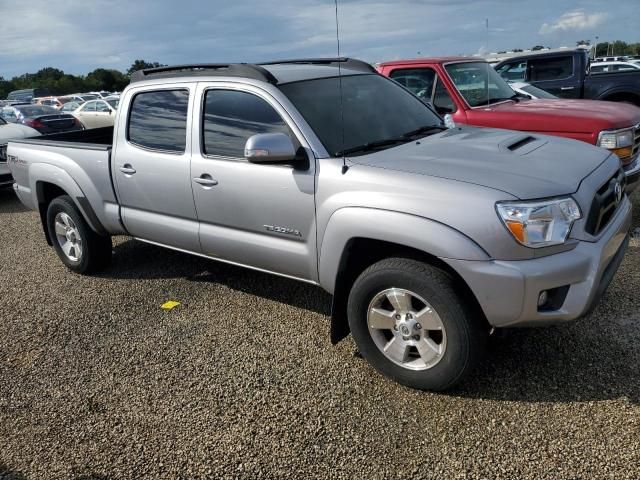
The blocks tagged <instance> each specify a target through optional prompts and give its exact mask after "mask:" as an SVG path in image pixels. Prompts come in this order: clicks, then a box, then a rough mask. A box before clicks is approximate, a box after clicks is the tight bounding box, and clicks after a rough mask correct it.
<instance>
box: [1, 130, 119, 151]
mask: <svg viewBox="0 0 640 480" xmlns="http://www.w3.org/2000/svg"><path fill="white" fill-rule="evenodd" d="M11 142H12V143H28V144H34V145H47V146H55V147H67V148H82V149H85V150H110V149H111V147H112V145H113V127H104V128H93V129H90V130H77V131H73V132H64V133H51V134H49V135H42V136H40V137H33V138H26V139H22V140H11Z"/></svg>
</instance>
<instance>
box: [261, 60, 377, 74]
mask: <svg viewBox="0 0 640 480" xmlns="http://www.w3.org/2000/svg"><path fill="white" fill-rule="evenodd" d="M338 64H340V66H341V67H344V68H349V69H351V70H358V71H363V72H372V73H376V69H375V68H374V67H373V65H371V64H369V63H367V62H364V61H362V60H358V59H356V58H348V57H336V58H294V59H288V60H274V61H271V62H260V63H259V64H258V65H338Z"/></svg>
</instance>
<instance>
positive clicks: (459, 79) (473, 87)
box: [445, 62, 514, 107]
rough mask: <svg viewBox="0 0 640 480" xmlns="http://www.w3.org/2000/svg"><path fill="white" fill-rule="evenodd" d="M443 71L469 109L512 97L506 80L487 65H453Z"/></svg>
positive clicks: (482, 63) (479, 63)
mask: <svg viewBox="0 0 640 480" xmlns="http://www.w3.org/2000/svg"><path fill="white" fill-rule="evenodd" d="M445 69H446V70H447V73H448V74H449V76H450V77H451V80H453V83H454V84H455V86H456V88H457V89H458V91H459V92H460V94H461V95H462V96H463V97H464V99H465V100H466V101H467V103H468V104H469V106H470V107H480V106H483V105H490V104H492V103H496V102H500V101H503V100H509V99H510V98H512V97H513V95H514V92H513V90H511V87H510V86H509V84H508V83H507V82H506V80H504V79H503V78H502V77H501V76H500V75H499V74H498V72H496V71H495V70H494V69H493V68H492V67H491V65H489V64H488V63H485V62H468V63H453V64H450V65H446V66H445Z"/></svg>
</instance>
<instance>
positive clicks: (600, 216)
mask: <svg viewBox="0 0 640 480" xmlns="http://www.w3.org/2000/svg"><path fill="white" fill-rule="evenodd" d="M618 184H619V185H620V190H619V191H620V192H621V194H620V196H618V194H617V193H616V185H618ZM626 186H627V177H626V176H625V174H624V170H622V169H620V170H618V171H617V172H616V173H615V174H614V175H613V176H612V177H611V178H609V180H607V181H606V182H605V183H604V185H602V186H601V187H600V188H599V189H598V191H597V192H596V194H595V196H594V197H593V202H591V208H590V209H589V215H588V216H587V223H586V225H585V231H586V232H587V233H588V234H590V235H593V236H596V235H598V234H599V233H600V232H601V231H602V230H603V229H604V228H605V227H606V226H607V225H608V224H609V221H610V220H611V219H612V218H613V216H614V214H615V213H616V209H617V208H618V205H620V201H621V200H622V198H623V197H624V195H625V189H626Z"/></svg>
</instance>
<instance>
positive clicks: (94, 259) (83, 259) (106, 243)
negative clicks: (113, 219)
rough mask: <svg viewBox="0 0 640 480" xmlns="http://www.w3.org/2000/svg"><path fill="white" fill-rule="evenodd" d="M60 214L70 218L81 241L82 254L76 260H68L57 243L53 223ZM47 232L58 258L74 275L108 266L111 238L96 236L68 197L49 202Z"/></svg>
mask: <svg viewBox="0 0 640 480" xmlns="http://www.w3.org/2000/svg"><path fill="white" fill-rule="evenodd" d="M61 213H62V214H66V215H68V216H69V217H70V218H71V220H72V221H73V224H74V225H75V228H76V229H77V232H78V234H79V237H80V239H81V241H82V253H81V254H80V255H79V257H78V259H77V260H72V259H71V258H69V257H68V256H67V255H66V254H65V253H64V251H63V249H62V246H61V245H60V242H59V241H58V237H57V235H56V227H55V222H56V216H57V215H58V214H61ZM47 231H48V232H49V238H50V239H51V243H52V244H53V248H54V249H55V251H56V253H57V254H58V257H60V260H62V263H64V264H65V265H66V266H67V267H68V268H69V269H70V270H72V271H74V272H76V273H81V274H89V273H92V272H96V271H99V270H102V269H103V268H105V267H106V266H107V265H109V263H110V261H111V248H112V245H111V237H110V236H103V235H98V234H97V233H96V232H94V231H93V230H92V229H91V227H90V226H89V225H88V224H87V222H86V221H85V219H84V217H83V216H82V214H81V213H80V211H79V210H78V208H77V207H76V206H75V204H74V203H73V200H71V198H70V197H68V196H66V195H64V196H61V197H57V198H54V199H53V200H52V201H51V203H50V204H49V207H48V208H47Z"/></svg>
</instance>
